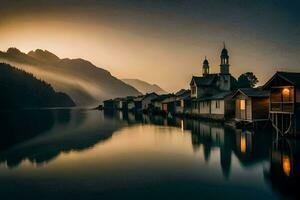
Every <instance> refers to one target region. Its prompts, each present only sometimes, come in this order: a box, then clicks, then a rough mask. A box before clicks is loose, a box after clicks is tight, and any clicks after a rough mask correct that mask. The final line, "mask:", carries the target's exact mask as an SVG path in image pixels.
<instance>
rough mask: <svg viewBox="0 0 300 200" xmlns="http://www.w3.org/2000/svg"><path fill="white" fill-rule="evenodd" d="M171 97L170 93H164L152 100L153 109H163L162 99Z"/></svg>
mask: <svg viewBox="0 0 300 200" xmlns="http://www.w3.org/2000/svg"><path fill="white" fill-rule="evenodd" d="M168 97H170V94H162V95H159V96H157V97H156V98H155V99H152V100H151V104H152V110H153V111H162V101H163V100H165V99H166V98H168Z"/></svg>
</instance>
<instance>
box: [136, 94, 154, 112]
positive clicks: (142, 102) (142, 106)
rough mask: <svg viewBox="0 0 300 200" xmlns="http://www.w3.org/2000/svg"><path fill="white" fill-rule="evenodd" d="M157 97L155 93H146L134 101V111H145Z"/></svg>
mask: <svg viewBox="0 0 300 200" xmlns="http://www.w3.org/2000/svg"><path fill="white" fill-rule="evenodd" d="M156 97H158V95H157V94H156V93H155V92H152V93H147V94H145V95H143V96H140V97H137V98H135V99H134V109H135V111H142V110H147V109H148V108H149V106H151V100H153V99H155V98H156Z"/></svg>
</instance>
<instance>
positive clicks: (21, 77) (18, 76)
mask: <svg viewBox="0 0 300 200" xmlns="http://www.w3.org/2000/svg"><path fill="white" fill-rule="evenodd" d="M0 90H1V94H0V108H4V109H15V108H39V107H73V106H75V103H74V102H73V100H72V99H71V98H70V97H69V96H68V95H66V94H65V93H62V92H56V91H55V90H54V89H53V88H52V86H51V85H50V84H48V83H46V82H44V81H42V80H38V79H37V78H35V77H34V76H33V75H32V74H29V73H27V72H25V71H22V70H20V69H17V68H15V67H12V66H11V65H9V64H5V63H0Z"/></svg>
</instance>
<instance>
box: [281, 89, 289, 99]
mask: <svg viewBox="0 0 300 200" xmlns="http://www.w3.org/2000/svg"><path fill="white" fill-rule="evenodd" d="M282 95H283V96H285V97H287V96H289V95H290V90H289V89H288V88H284V89H283V90H282Z"/></svg>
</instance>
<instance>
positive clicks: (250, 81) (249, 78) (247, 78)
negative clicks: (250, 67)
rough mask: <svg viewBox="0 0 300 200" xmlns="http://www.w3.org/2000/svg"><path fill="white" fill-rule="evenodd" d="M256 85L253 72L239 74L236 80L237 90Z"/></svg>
mask: <svg viewBox="0 0 300 200" xmlns="http://www.w3.org/2000/svg"><path fill="white" fill-rule="evenodd" d="M257 83H258V79H257V78H256V76H255V75H254V74H253V72H246V73H244V74H241V75H240V76H239V78H238V82H237V86H238V88H253V87H254V86H255V85H256V84H257Z"/></svg>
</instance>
